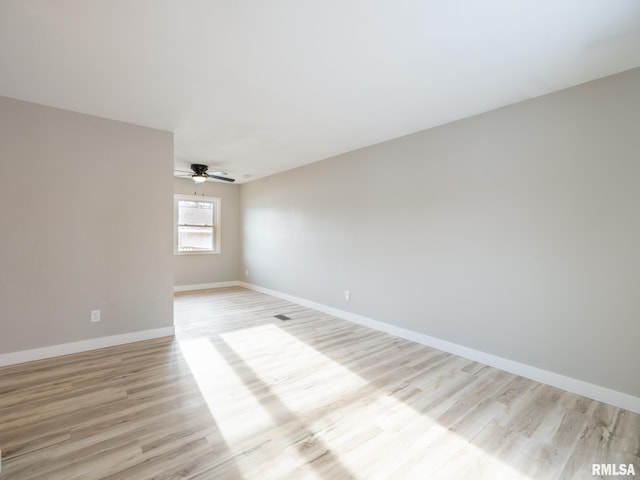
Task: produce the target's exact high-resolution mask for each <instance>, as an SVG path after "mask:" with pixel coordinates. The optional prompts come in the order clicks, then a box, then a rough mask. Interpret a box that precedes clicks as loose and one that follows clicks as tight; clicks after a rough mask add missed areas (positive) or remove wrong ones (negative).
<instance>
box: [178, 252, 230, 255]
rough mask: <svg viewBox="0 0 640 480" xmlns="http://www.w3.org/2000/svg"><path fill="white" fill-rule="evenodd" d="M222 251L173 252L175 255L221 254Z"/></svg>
mask: <svg viewBox="0 0 640 480" xmlns="http://www.w3.org/2000/svg"><path fill="white" fill-rule="evenodd" d="M220 253H221V252H173V254H174V255H180V256H182V255H220Z"/></svg>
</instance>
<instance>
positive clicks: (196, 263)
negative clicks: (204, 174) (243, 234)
mask: <svg viewBox="0 0 640 480" xmlns="http://www.w3.org/2000/svg"><path fill="white" fill-rule="evenodd" d="M173 185H174V193H177V194H182V195H193V194H194V192H196V191H197V194H198V195H202V194H203V193H204V194H205V196H208V197H218V198H220V199H222V211H221V212H220V217H221V220H222V225H221V231H222V250H221V252H220V253H219V254H211V255H175V256H174V258H173V266H174V282H175V285H176V286H185V285H199V284H205V283H216V282H228V281H234V280H238V279H239V273H240V255H241V246H240V189H239V187H238V185H231V184H226V183H220V182H205V183H204V184H201V185H198V186H197V187H196V186H195V184H194V182H193V180H191V179H183V178H175V179H174V183H173Z"/></svg>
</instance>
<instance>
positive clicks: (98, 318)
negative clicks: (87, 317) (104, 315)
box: [91, 310, 100, 322]
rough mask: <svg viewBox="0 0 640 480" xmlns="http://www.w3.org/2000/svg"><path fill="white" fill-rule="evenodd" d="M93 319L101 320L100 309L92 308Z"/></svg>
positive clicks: (94, 320) (95, 320) (93, 320)
mask: <svg viewBox="0 0 640 480" xmlns="http://www.w3.org/2000/svg"><path fill="white" fill-rule="evenodd" d="M91 321H92V322H99V321H100V310H91Z"/></svg>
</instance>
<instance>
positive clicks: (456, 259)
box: [241, 69, 640, 396]
mask: <svg viewBox="0 0 640 480" xmlns="http://www.w3.org/2000/svg"><path fill="white" fill-rule="evenodd" d="M639 85H640V69H636V70H632V71H629V72H626V73H622V74H619V75H615V76H612V77H608V78H605V79H601V80H598V81H594V82H591V83H588V84H584V85H581V86H578V87H575V88H571V89H568V90H564V91H561V92H557V93H554V94H551V95H547V96H544V97H540V98H537V99H533V100H530V101H527V102H524V103H520V104H516V105H512V106H509V107H506V108H502V109H499V110H496V111H493V112H489V113H486V114H482V115H479V116H476V117H472V118H469V119H465V120H462V121H458V122H455V123H451V124H448V125H444V126H441V127H438V128H433V129H430V130H427V131H423V132H419V133H416V134H414V135H410V136H407V137H403V138H400V139H396V140H393V141H389V142H386V143H382V144H379V145H375V146H372V147H369V148H365V149H362V150H358V151H354V152H351V153H348V154H345V155H341V156H338V157H335V158H331V159H328V160H325V161H321V162H318V163H315V164H311V165H308V166H305V167H301V168H298V169H295V170H291V171H288V172H285V173H282V174H278V175H275V176H272V177H269V178H265V179H262V180H257V181H254V182H251V183H248V184H245V185H242V187H241V201H242V214H243V242H244V258H243V262H244V265H245V267H246V268H247V269H248V270H249V276H248V277H247V278H246V280H247V281H248V282H249V283H253V284H256V285H259V286H263V287H266V288H270V289H274V290H278V291H280V292H284V293H288V294H291V295H295V296H298V297H303V298H306V299H309V300H313V301H316V302H320V303H322V304H325V305H328V306H332V307H336V308H340V309H343V310H347V311H350V312H354V313H357V314H361V315H364V316H367V317H369V318H372V319H375V320H380V321H383V322H387V323H390V324H393V325H397V326H400V327H403V328H407V329H411V330H414V331H417V332H421V333H424V334H427V335H431V336H434V337H438V338H441V339H444V340H448V341H452V342H455V343H457V344H460V345H464V346H468V347H471V348H474V349H477V350H481V351H484V352H488V353H491V354H493V355H498V356H501V357H505V358H508V359H512V360H515V361H519V362H523V363H526V364H529V365H532V366H535V367H539V368H543V369H546V370H551V371H554V372H556V373H560V374H564V375H568V376H570V377H574V378H578V379H582V380H585V381H588V382H591V383H594V384H597V385H602V386H605V387H609V388H612V389H615V390H618V391H622V392H626V393H628V394H631V395H635V396H640V382H638V371H637V368H638V365H640V348H638V341H639V339H640V135H639V133H638V128H639V126H640V88H639V87H638V86H639ZM243 268H244V267H243ZM345 289H349V290H351V295H352V299H351V301H346V300H344V290H345Z"/></svg>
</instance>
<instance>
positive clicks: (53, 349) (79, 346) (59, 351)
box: [0, 327, 175, 367]
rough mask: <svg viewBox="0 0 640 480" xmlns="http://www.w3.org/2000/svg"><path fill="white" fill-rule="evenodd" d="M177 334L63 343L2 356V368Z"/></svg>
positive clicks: (151, 332) (149, 332) (166, 331)
mask: <svg viewBox="0 0 640 480" xmlns="http://www.w3.org/2000/svg"><path fill="white" fill-rule="evenodd" d="M174 333H175V329H174V328H173V327H165V328H154V329H153V330H142V331H139V332H131V333H124V334H122V335H112V336H110V337H100V338H92V339H90V340H81V341H79V342H71V343H63V344H60V345H51V346H49V347H42V348H34V349H33V350H22V351H20V352H11V353H2V354H0V367H4V366H7V365H14V364H16V363H24V362H32V361H34V360H42V359H44V358H51V357H59V356H61V355H69V354H71V353H80V352H86V351H89V350H95V349H97V348H104V347H114V346H116V345H123V344H125V343H133V342H140V341H142V340H151V339H153V338H160V337H171V336H173V335H174Z"/></svg>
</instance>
